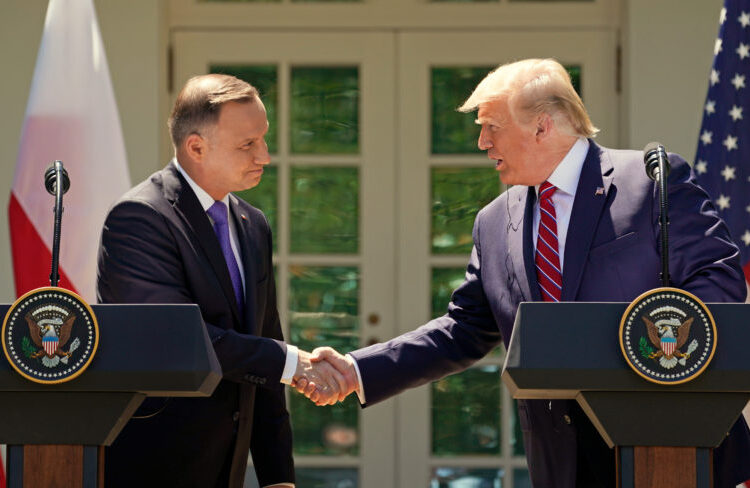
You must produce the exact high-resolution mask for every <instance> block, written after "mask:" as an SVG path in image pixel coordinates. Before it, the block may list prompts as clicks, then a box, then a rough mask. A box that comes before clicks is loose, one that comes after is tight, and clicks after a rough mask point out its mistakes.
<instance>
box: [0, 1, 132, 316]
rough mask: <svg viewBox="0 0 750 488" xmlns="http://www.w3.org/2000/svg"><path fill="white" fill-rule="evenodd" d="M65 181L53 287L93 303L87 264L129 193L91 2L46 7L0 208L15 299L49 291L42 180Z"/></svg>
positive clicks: (49, 205)
mask: <svg viewBox="0 0 750 488" xmlns="http://www.w3.org/2000/svg"><path fill="white" fill-rule="evenodd" d="M56 159H59V160H61V161H62V162H63V163H64V165H65V169H66V170H67V171H68V175H69V176H70V190H69V191H68V193H66V194H65V197H64V200H63V205H64V208H65V211H64V213H63V220H62V240H61V244H60V282H59V286H61V287H64V288H68V289H70V290H73V291H75V292H77V293H78V294H79V295H81V296H82V297H83V298H84V299H85V300H86V301H89V302H95V301H96V255H97V248H98V246H99V237H100V234H101V228H102V224H103V223H104V218H105V216H106V213H107V210H108V209H109V207H110V205H111V204H112V203H113V202H114V201H115V200H116V199H117V198H118V197H119V196H120V195H122V194H123V193H125V191H126V190H127V189H128V188H129V187H130V177H129V175H128V168H127V160H126V157H125V144H124V142H123V139H122V130H121V128H120V119H119V116H118V114H117V106H116V105H115V97H114V94H113V92H112V83H111V81H110V77H109V68H108V67H107V58H106V56H105V53H104V45H103V44H102V38H101V34H100V32H99V24H98V22H97V20H96V13H95V11H94V5H93V3H92V0H50V2H49V5H48V7H47V16H46V19H45V22H44V32H43V34H42V43H41V46H40V47H39V53H38V55H37V60H36V67H35V69H34V79H33V81H32V84H31V92H30V94H29V101H28V105H27V106H26V118H25V120H24V124H23V130H22V133H21V143H20V147H19V149H18V160H17V162H16V172H15V176H14V179H13V188H12V190H11V195H10V203H9V204H8V214H9V221H10V235H11V248H12V252H13V271H14V276H15V283H16V294H17V295H18V296H20V295H22V294H23V293H25V292H27V291H29V290H32V289H34V288H38V287H40V286H49V275H50V263H51V259H52V234H53V225H54V214H53V208H54V197H52V196H51V195H49V194H48V193H47V191H46V190H45V188H44V170H45V169H46V168H47V167H48V166H49V165H50V164H51V163H52V162H53V161H54V160H56Z"/></svg>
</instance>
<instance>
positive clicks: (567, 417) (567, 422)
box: [563, 415, 571, 425]
mask: <svg viewBox="0 0 750 488" xmlns="http://www.w3.org/2000/svg"><path fill="white" fill-rule="evenodd" d="M563 420H564V421H565V423H566V424H568V425H570V422H571V420H570V415H563Z"/></svg>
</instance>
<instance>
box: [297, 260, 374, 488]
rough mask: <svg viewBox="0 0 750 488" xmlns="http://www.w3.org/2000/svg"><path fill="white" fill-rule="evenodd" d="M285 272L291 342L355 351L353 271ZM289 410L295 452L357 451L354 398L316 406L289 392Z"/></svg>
mask: <svg viewBox="0 0 750 488" xmlns="http://www.w3.org/2000/svg"><path fill="white" fill-rule="evenodd" d="M289 273H290V282H289V323H290V328H291V332H290V337H289V342H290V343H291V344H295V345H297V346H299V347H300V348H302V349H304V350H307V351H310V350H312V349H314V348H316V347H318V346H331V347H333V348H334V349H336V350H337V351H340V352H349V351H351V350H353V349H356V348H357V347H358V346H359V332H358V330H359V271H358V270H357V268H353V267H315V266H295V265H292V266H290V267H289ZM289 411H290V413H291V418H292V428H293V431H294V452H295V453H297V454H310V455H332V456H335V455H340V454H347V455H357V454H358V453H359V427H358V425H359V402H358V400H357V398H356V397H355V396H353V395H352V396H349V397H348V398H347V399H346V400H345V401H344V402H343V403H339V404H336V405H334V406H333V407H326V408H320V407H316V406H315V405H314V404H313V403H311V402H310V401H309V400H307V399H306V398H305V397H303V396H302V395H299V394H297V393H296V392H291V393H290V401H289ZM298 485H299V486H308V485H305V484H301V483H299V484H298ZM321 486H327V485H321Z"/></svg>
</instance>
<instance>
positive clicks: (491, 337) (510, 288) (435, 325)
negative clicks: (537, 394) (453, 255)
mask: <svg viewBox="0 0 750 488" xmlns="http://www.w3.org/2000/svg"><path fill="white" fill-rule="evenodd" d="M590 142H591V145H590V148H589V151H588V154H587V156H586V159H585V161H584V164H583V168H582V170H581V176H580V180H579V183H578V189H577V192H576V196H575V201H574V204H573V210H572V214H571V219H570V224H569V227H568V234H567V240H566V244H565V260H564V268H563V285H562V300H563V301H586V302H593V301H606V302H612V301H615V302H629V301H631V300H633V299H634V298H635V297H637V296H638V295H640V294H641V293H643V292H645V291H647V290H649V289H652V288H656V287H659V286H661V282H660V279H659V271H660V269H661V266H660V256H659V240H658V239H659V225H658V219H659V209H658V204H659V202H658V193H657V188H656V185H655V184H654V183H653V182H652V181H651V180H649V179H648V178H647V177H646V175H645V171H644V168H643V162H642V161H643V157H642V153H641V152H638V151H618V150H611V149H606V148H603V147H600V146H598V145H596V144H595V143H594V142H593V141H590ZM670 160H671V163H672V171H671V173H670V175H669V207H670V208H669V216H670V230H669V231H670V242H669V244H670V273H671V277H672V281H673V283H674V286H677V287H680V288H683V289H685V290H687V291H689V292H691V293H693V294H695V295H696V296H698V297H699V298H701V299H702V300H704V301H706V302H741V301H743V300H744V299H745V294H746V287H745V280H744V277H743V274H742V270H741V268H740V262H739V251H738V249H737V247H736V246H735V245H734V244H733V243H732V241H731V239H730V237H729V233H728V230H727V227H726V226H725V224H724V223H723V221H721V219H720V218H719V216H718V214H717V212H716V210H715V209H714V207H713V205H712V204H711V202H710V201H709V198H708V196H707V195H706V193H705V192H704V191H703V190H702V189H701V188H700V187H698V186H697V184H696V183H695V180H694V176H693V174H692V172H691V170H690V167H689V166H688V165H687V163H686V162H685V161H684V160H683V159H682V158H680V157H679V156H677V155H670ZM599 188H603V189H604V192H603V194H602V192H601V191H597V189H599ZM534 202H535V191H534V189H533V188H530V187H523V186H515V187H512V188H511V189H509V190H508V191H506V192H505V193H503V194H502V195H500V196H499V197H498V198H497V199H495V200H494V201H493V202H492V203H490V204H489V205H487V207H485V208H484V209H482V210H481V211H480V212H479V214H478V215H477V218H476V222H475V225H474V249H473V251H472V253H471V258H470V260H469V264H468V267H467V269H466V280H465V281H464V283H463V284H462V285H461V286H459V287H458V289H456V290H455V291H454V292H453V296H452V298H451V303H450V304H449V306H448V313H447V314H446V315H445V316H443V317H440V318H437V319H435V320H433V321H431V322H429V323H428V324H426V325H424V326H422V327H420V328H418V329H416V330H414V331H412V332H409V333H406V334H404V335H402V336H400V337H397V338H395V339H393V340H391V341H389V342H386V343H383V344H376V345H374V346H370V347H367V348H364V349H360V350H358V351H355V352H353V353H351V354H352V356H353V357H354V358H355V360H356V361H357V364H358V366H359V369H360V372H361V374H362V382H363V386H364V391H365V396H366V399H367V404H368V405H371V404H374V403H377V402H380V401H382V400H384V399H386V398H388V397H391V396H393V395H396V394H398V393H399V392H401V391H403V390H405V389H407V388H413V387H416V386H419V385H422V384H424V383H427V382H429V381H433V380H435V379H438V378H441V377H443V376H446V375H448V374H451V373H455V372H458V371H461V370H463V369H465V368H467V367H468V366H469V365H471V364H472V363H473V362H475V361H477V360H478V359H480V358H481V357H483V356H484V355H485V354H487V353H488V352H489V351H490V350H491V349H492V348H493V347H495V346H496V345H498V343H499V342H500V341H501V340H502V341H504V343H505V345H506V346H507V343H508V340H509V339H510V336H511V331H512V328H513V323H514V319H515V315H516V309H517V307H518V304H519V303H521V302H524V301H539V300H541V297H540V294H539V287H538V284H537V281H536V271H535V266H534V249H533V244H532V229H531V227H532V215H533V212H532V210H533V206H534ZM518 408H519V416H520V421H521V426H522V429H523V431H524V442H525V448H526V455H527V459H528V464H529V470H530V473H531V480H532V482H533V484H534V486H535V487H537V488H546V487H555V488H575V487H576V486H584V485H585V483H584V482H582V481H581V480H577V465H578V464H580V462H581V459H578V458H577V456H578V455H579V454H581V453H582V455H585V456H591V461H592V462H594V463H598V462H599V461H601V460H604V461H603V462H606V463H610V464H611V463H612V462H613V455H612V454H609V450H607V449H606V445H605V444H604V443H603V442H602V441H601V439H600V438H599V436H598V435H596V433H595V432H594V430H593V427H592V426H591V423H590V422H589V421H588V419H586V418H585V417H584V416H582V415H580V414H577V413H580V412H578V411H577V410H576V409H577V408H578V407H577V406H576V405H575V402H571V401H552V402H548V401H541V400H536V401H519V402H518ZM571 417H572V419H573V421H572V422H571ZM726 449H728V450H729V453H728V454H727V455H724V451H725V450H726ZM612 466H613V465H612ZM715 466H716V468H717V469H716V474H717V477H716V480H717V484H716V485H715V486H717V487H724V486H731V487H734V485H735V484H736V483H737V482H739V481H742V480H745V479H748V478H750V433H749V432H748V430H747V426H746V424H745V422H744V420H742V419H741V421H740V422H738V424H737V425H736V426H735V429H733V431H732V435H730V438H729V439H728V441H725V442H724V444H723V445H722V447H721V448H720V449H719V452H718V453H717V459H716V462H715ZM612 469H613V467H612ZM612 484H614V478H612ZM605 486H606V485H605Z"/></svg>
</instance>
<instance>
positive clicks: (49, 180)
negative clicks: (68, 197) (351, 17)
mask: <svg viewBox="0 0 750 488" xmlns="http://www.w3.org/2000/svg"><path fill="white" fill-rule="evenodd" d="M58 163H59V165H60V169H61V170H62V192H63V195H64V194H65V193H67V191H68V189H69V188H70V178H68V172H67V171H65V168H64V167H63V163H62V161H55V162H54V163H52V164H51V165H50V166H49V168H47V170H46V171H45V172H44V187H45V188H46V189H47V193H49V194H50V195H55V193H56V192H57V165H58Z"/></svg>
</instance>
